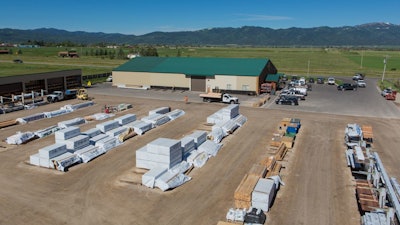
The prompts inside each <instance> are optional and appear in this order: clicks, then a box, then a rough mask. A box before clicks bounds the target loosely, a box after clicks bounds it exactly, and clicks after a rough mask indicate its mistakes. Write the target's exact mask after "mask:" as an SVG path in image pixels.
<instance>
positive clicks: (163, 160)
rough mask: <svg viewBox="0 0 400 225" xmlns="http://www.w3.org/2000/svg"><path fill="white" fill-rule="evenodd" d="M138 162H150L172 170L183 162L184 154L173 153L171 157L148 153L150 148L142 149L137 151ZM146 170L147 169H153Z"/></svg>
mask: <svg viewBox="0 0 400 225" xmlns="http://www.w3.org/2000/svg"><path fill="white" fill-rule="evenodd" d="M138 161H149V162H154V163H158V164H159V165H160V166H162V167H164V168H168V169H170V168H172V167H173V166H175V165H177V164H178V163H180V162H182V154H181V153H172V154H170V155H165V154H157V153H153V152H149V151H148V147H146V146H145V147H144V148H140V149H139V150H137V151H136V162H138ZM139 164H140V163H139ZM152 168H153V167H151V168H145V169H152Z"/></svg>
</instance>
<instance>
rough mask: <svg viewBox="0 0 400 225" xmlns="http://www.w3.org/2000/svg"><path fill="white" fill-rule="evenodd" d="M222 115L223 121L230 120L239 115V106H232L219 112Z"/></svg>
mask: <svg viewBox="0 0 400 225" xmlns="http://www.w3.org/2000/svg"><path fill="white" fill-rule="evenodd" d="M218 113H219V114H221V116H222V119H223V120H230V119H233V118H235V117H236V116H238V115H239V105H238V104H230V105H228V106H226V107H224V108H222V109H220V110H219V111H218Z"/></svg>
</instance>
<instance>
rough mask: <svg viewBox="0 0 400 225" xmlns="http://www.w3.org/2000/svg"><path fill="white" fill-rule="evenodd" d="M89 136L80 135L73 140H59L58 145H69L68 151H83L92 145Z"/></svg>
mask: <svg viewBox="0 0 400 225" xmlns="http://www.w3.org/2000/svg"><path fill="white" fill-rule="evenodd" d="M89 139H90V138H89V136H86V135H78V136H75V137H73V138H70V139H67V140H59V139H57V140H56V142H57V143H64V144H66V145H67V149H69V150H72V151H76V150H79V149H82V148H84V147H86V146H88V145H89V144H90V142H89Z"/></svg>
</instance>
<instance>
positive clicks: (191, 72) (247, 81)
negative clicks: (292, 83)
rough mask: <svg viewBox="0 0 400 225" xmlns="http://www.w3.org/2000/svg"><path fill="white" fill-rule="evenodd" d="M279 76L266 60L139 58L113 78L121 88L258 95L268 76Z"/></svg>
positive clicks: (121, 68)
mask: <svg viewBox="0 0 400 225" xmlns="http://www.w3.org/2000/svg"><path fill="white" fill-rule="evenodd" d="M276 73H277V69H276V68H275V66H274V65H273V64H272V62H271V61H270V60H269V59H267V58H262V59H260V58H192V57H187V58H185V57H136V58H134V59H131V60H129V61H128V62H127V63H125V64H123V65H121V66H119V67H117V68H115V69H114V70H113V71H112V77H113V85H114V86H119V87H138V88H171V89H172V88H174V89H183V90H191V91H200V92H210V91H219V92H222V91H223V92H227V93H242V94H245V93H256V94H259V93H260V87H261V84H262V83H264V82H265V78H266V76H267V74H276Z"/></svg>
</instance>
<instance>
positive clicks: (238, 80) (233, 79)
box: [206, 75, 258, 91]
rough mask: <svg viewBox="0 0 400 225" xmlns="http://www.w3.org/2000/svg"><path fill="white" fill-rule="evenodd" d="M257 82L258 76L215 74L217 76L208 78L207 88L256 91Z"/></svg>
mask: <svg viewBox="0 0 400 225" xmlns="http://www.w3.org/2000/svg"><path fill="white" fill-rule="evenodd" d="M257 83H258V77H252V76H235V75H229V76H227V75H215V78H207V79H206V87H207V89H208V88H211V89H216V88H217V87H218V88H219V89H224V90H240V91H242V90H246V89H247V91H256V87H257Z"/></svg>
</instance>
